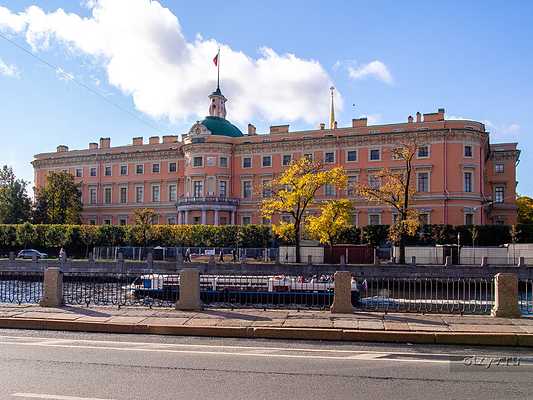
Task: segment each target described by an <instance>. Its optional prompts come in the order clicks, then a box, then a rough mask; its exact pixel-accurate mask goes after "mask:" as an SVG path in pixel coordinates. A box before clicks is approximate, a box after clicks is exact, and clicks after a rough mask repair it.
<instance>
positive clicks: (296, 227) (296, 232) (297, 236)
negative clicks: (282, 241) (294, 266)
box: [294, 223, 300, 263]
mask: <svg viewBox="0 0 533 400" xmlns="http://www.w3.org/2000/svg"><path fill="white" fill-rule="evenodd" d="M294 236H295V238H294V243H295V244H296V262H297V263H299V262H300V224H299V223H295V224H294Z"/></svg>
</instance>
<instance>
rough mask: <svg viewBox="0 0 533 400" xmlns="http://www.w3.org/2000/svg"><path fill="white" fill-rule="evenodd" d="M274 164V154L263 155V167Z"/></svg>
mask: <svg viewBox="0 0 533 400" xmlns="http://www.w3.org/2000/svg"><path fill="white" fill-rule="evenodd" d="M271 166H272V156H263V167H271Z"/></svg>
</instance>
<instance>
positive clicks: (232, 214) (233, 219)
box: [231, 211, 235, 225]
mask: <svg viewBox="0 0 533 400" xmlns="http://www.w3.org/2000/svg"><path fill="white" fill-rule="evenodd" d="M231 225H235V211H231Z"/></svg>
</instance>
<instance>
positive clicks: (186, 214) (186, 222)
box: [183, 210, 189, 225]
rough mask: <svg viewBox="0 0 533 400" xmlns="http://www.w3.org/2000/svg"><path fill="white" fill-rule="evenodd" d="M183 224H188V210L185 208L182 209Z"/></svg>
mask: <svg viewBox="0 0 533 400" xmlns="http://www.w3.org/2000/svg"><path fill="white" fill-rule="evenodd" d="M183 217H184V218H183V219H184V221H183V225H188V224H189V210H185V211H183Z"/></svg>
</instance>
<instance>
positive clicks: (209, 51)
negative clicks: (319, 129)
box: [0, 0, 342, 123]
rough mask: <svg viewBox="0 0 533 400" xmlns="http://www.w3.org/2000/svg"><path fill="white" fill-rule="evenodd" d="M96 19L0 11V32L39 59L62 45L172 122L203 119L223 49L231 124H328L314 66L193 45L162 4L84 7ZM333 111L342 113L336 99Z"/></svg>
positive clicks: (324, 88)
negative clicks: (21, 41)
mask: <svg viewBox="0 0 533 400" xmlns="http://www.w3.org/2000/svg"><path fill="white" fill-rule="evenodd" d="M84 5H85V6H86V7H88V8H89V9H90V10H91V11H92V16H90V17H81V16H79V15H77V14H73V13H66V12H65V11H63V10H62V9H58V10H56V11H54V12H50V13H46V12H44V11H43V10H42V9H41V8H39V7H36V6H31V7H29V8H28V9H26V10H25V11H23V12H21V13H18V14H15V13H11V12H10V11H9V10H8V9H6V8H3V7H0V29H2V27H3V28H4V29H8V30H11V31H13V32H15V33H20V34H24V35H25V38H26V41H27V42H28V43H29V44H30V45H31V47H32V48H33V49H34V50H35V51H42V50H45V49H47V48H48V47H49V46H51V45H53V44H54V43H56V42H58V43H61V44H62V45H64V46H65V47H66V48H67V49H68V50H69V51H70V52H73V53H74V54H77V53H81V54H82V55H88V56H90V57H92V58H94V59H95V60H97V62H99V63H100V64H101V65H102V67H103V68H105V71H106V73H107V78H108V81H109V83H110V84H111V85H112V86H114V87H116V88H118V89H120V90H121V91H122V92H123V93H125V94H127V95H131V96H132V98H133V102H134V104H135V107H136V108H137V109H138V110H140V111H142V112H144V113H146V114H148V115H150V116H152V117H155V118H169V119H170V120H172V121H180V120H186V119H190V118H191V117H199V116H203V115H205V114H206V112H207V99H206V97H207V95H208V94H209V93H210V92H212V91H213V90H214V89H215V86H216V69H215V67H214V65H213V63H212V59H213V56H214V55H215V54H216V51H217V48H218V47H219V46H220V48H221V71H220V75H221V88H222V91H223V92H224V94H225V95H226V97H227V98H228V99H229V101H228V118H229V119H231V120H234V121H236V122H246V121H249V120H251V119H252V117H258V118H264V119H268V120H282V121H295V120H301V121H305V122H307V123H315V122H318V121H320V120H323V119H324V118H325V117H326V116H327V111H328V104H329V96H328V94H329V87H330V86H331V85H332V82H331V79H330V77H329V75H328V74H327V72H326V71H325V70H324V68H323V67H322V66H321V65H320V63H318V62H317V61H314V60H305V59H302V58H299V57H297V56H296V55H294V54H278V53H277V52H276V51H275V50H273V49H271V48H268V47H263V48H261V49H260V50H259V56H258V57H256V58H253V57H251V56H249V55H247V54H244V53H243V52H241V51H237V50H233V49H232V48H231V47H230V46H229V45H226V44H222V43H218V42H217V41H215V40H214V39H204V38H203V37H202V36H201V35H196V37H195V39H194V40H192V41H188V40H187V39H186V38H185V37H184V35H183V33H182V31H181V26H180V23H179V20H178V18H177V17H176V16H175V15H174V14H173V13H172V12H171V11H170V10H169V9H167V8H164V7H163V6H161V4H160V3H159V2H157V1H150V0H100V1H85V2H84ZM336 105H337V107H338V108H339V109H341V108H342V96H341V95H340V94H339V93H337V98H336Z"/></svg>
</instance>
